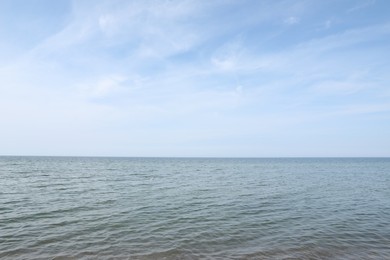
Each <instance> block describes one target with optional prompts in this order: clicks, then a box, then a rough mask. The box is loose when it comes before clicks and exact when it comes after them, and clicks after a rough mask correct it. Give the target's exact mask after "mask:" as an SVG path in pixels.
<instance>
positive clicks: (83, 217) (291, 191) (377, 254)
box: [0, 157, 390, 259]
mask: <svg viewBox="0 0 390 260" xmlns="http://www.w3.org/2000/svg"><path fill="white" fill-rule="evenodd" d="M0 258H4V259H7V258H10V259H129V258H130V259H390V159H373V158H372V159H151V158H149V159H146V158H61V157H57V158H56V157H0Z"/></svg>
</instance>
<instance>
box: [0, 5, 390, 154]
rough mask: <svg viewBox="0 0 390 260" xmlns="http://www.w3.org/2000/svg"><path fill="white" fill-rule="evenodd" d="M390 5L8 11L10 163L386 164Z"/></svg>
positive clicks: (3, 91)
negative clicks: (344, 159) (239, 160)
mask: <svg viewBox="0 0 390 260" xmlns="http://www.w3.org/2000/svg"><path fill="white" fill-rule="evenodd" d="M389 13H390V2H389V1H387V0H376V1H375V0H327V1H322V0H285V1H283V0H282V1H274V0H273V1H266V0H264V1H254V0H253V1H229V0H223V1H218V0H215V1H187V0H181V1H176V0H171V1H168V0H166V1H165V0H160V1H148V0H146V1H125V0H124V1H117V0H109V1H103V0H98V1H95V0H77V1H65V0H56V1H52V0H30V1H29V0H23V1H22V0H9V1H7V0H0V111H1V112H0V126H1V127H0V136H1V138H0V154H3V155H81V156H82V155H85V156H222V157H225V156H228V157H236V156H237V157H274V156H282V157H283V156H390V73H389V71H390V16H389Z"/></svg>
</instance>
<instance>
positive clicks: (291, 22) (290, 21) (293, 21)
mask: <svg viewBox="0 0 390 260" xmlns="http://www.w3.org/2000/svg"><path fill="white" fill-rule="evenodd" d="M299 21H300V19H299V18H298V17H295V16H290V17H288V18H286V19H285V20H284V23H285V24H288V25H294V24H298V23H299Z"/></svg>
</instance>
